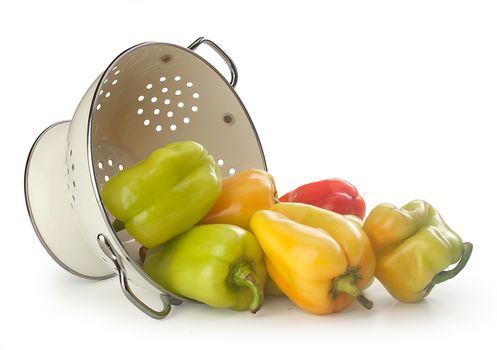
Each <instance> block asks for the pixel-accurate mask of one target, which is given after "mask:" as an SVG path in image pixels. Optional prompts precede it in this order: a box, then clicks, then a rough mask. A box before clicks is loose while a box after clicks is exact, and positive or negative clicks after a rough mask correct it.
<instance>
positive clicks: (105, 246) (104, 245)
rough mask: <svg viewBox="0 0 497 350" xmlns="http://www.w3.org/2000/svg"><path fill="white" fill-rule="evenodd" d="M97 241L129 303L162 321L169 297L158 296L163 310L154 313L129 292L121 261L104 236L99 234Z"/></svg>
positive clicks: (167, 308)
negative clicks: (117, 277) (111, 264)
mask: <svg viewBox="0 0 497 350" xmlns="http://www.w3.org/2000/svg"><path fill="white" fill-rule="evenodd" d="M97 240H98V245H99V246H100V248H101V249H102V251H103V252H104V254H105V255H106V256H107V257H108V258H109V259H110V260H111V261H112V262H113V263H114V265H115V267H116V270H117V274H118V276H119V283H120V285H121V289H122V291H123V293H124V295H125V296H126V298H128V300H129V301H131V302H132V303H133V305H135V306H136V307H137V308H138V309H140V310H141V311H143V312H144V313H146V314H147V315H148V316H150V317H153V318H155V319H162V318H164V317H166V316H167V315H168V314H169V311H171V303H170V302H169V296H168V295H166V294H164V293H161V294H160V299H161V301H162V305H163V308H162V310H160V311H156V310H154V309H152V308H151V307H149V306H148V305H146V304H145V303H144V302H143V301H141V300H140V299H139V298H138V297H137V296H136V295H135V294H134V293H133V291H132V290H131V288H130V286H129V283H128V277H127V275H126V269H125V267H124V265H123V263H122V261H121V257H120V256H119V255H118V254H116V252H115V250H114V248H113V247H112V246H111V244H110V243H109V241H108V240H107V238H105V236H104V235H102V234H99V235H98V236H97Z"/></svg>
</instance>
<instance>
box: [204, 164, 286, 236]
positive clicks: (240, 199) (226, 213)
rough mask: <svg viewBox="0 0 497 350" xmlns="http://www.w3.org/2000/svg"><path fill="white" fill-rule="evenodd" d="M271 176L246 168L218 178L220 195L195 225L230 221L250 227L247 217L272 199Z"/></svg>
mask: <svg viewBox="0 0 497 350" xmlns="http://www.w3.org/2000/svg"><path fill="white" fill-rule="evenodd" d="M277 196H278V195H277V192H276V186H275V184H274V179H273V177H272V176H271V174H269V173H268V172H266V171H263V170H259V169H247V170H244V171H241V172H240V173H238V174H236V175H233V176H231V177H227V178H224V179H223V181H222V190H221V195H220V197H219V198H218V199H217V201H216V203H215V204H214V207H213V208H212V209H211V211H210V212H209V213H208V214H207V215H206V216H205V217H204V218H203V219H202V220H201V221H200V223H199V224H231V225H236V226H239V227H243V228H244V229H246V230H250V218H251V217H252V215H253V214H254V213H255V212H256V211H258V210H262V209H269V208H270V207H271V206H272V205H273V204H275V202H276V198H277Z"/></svg>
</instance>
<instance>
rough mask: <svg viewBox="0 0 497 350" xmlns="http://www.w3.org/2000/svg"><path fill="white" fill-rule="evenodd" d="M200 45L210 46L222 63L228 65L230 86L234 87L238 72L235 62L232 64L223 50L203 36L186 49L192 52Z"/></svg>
mask: <svg viewBox="0 0 497 350" xmlns="http://www.w3.org/2000/svg"><path fill="white" fill-rule="evenodd" d="M200 44H206V45H208V46H210V47H211V48H212V49H213V50H214V51H216V52H217V53H218V54H219V56H221V58H222V59H223V61H224V62H226V64H227V65H228V68H229V69H230V72H231V81H230V85H231V86H233V87H235V86H236V83H237V82H238V71H237V69H236V66H235V62H233V60H232V59H231V58H230V56H228V54H227V53H226V52H225V51H224V50H223V49H221V48H220V47H219V45H218V44H216V43H215V42H214V41H212V40H210V39H207V38H205V37H203V36H201V37H200V38H198V39H197V40H195V41H194V42H193V43H191V44H190V46H188V48H189V49H190V50H192V51H194V50H195V49H196V48H197V47H199V46H200Z"/></svg>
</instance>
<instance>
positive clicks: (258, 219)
mask: <svg viewBox="0 0 497 350" xmlns="http://www.w3.org/2000/svg"><path fill="white" fill-rule="evenodd" d="M358 220H359V219H357V218H354V219H350V218H347V217H346V216H343V215H340V214H337V213H334V212H331V211H329V210H326V209H321V208H318V207H315V206H312V205H308V204H301V203H279V204H275V205H274V206H272V207H271V208H270V210H260V211H258V212H256V213H255V214H254V215H253V216H252V219H251V221H250V227H251V229H252V232H253V233H254V234H255V235H256V236H257V239H258V240H259V243H260V245H261V247H262V249H263V250H264V253H265V262H266V267H267V270H268V273H269V275H270V276H271V278H272V279H273V281H274V282H275V283H276V285H277V286H278V287H279V288H280V289H281V290H282V291H283V293H285V294H286V295H287V296H288V297H289V298H290V299H291V300H292V301H293V302H294V303H295V304H297V305H298V306H299V307H300V308H301V309H303V310H305V311H307V312H309V313H313V314H317V315H324V314H329V313H333V312H339V311H342V310H344V309H345V308H347V307H348V306H349V305H350V304H352V302H353V301H354V299H357V300H358V301H359V302H360V303H361V304H362V305H363V306H365V307H366V308H368V309H370V308H371V307H372V306H373V303H372V302H371V301H370V300H368V299H367V298H366V297H365V296H364V295H362V293H361V289H363V288H364V287H366V286H367V285H368V284H369V283H370V282H371V280H372V278H373V275H374V269H375V256H374V252H373V248H372V247H371V244H370V243H369V240H368V238H367V236H366V234H365V233H364V232H363V231H362V229H361V228H360V225H359V224H358Z"/></svg>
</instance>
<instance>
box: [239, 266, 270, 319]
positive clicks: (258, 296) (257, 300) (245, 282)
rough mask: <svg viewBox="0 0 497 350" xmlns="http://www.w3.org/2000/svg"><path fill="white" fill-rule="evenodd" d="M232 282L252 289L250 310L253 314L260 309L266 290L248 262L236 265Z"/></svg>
mask: <svg viewBox="0 0 497 350" xmlns="http://www.w3.org/2000/svg"><path fill="white" fill-rule="evenodd" d="M232 282H233V284H234V285H235V286H237V287H247V288H248V289H250V291H251V292H252V302H251V303H250V306H249V310H250V312H251V313H253V314H255V313H256V312H257V311H259V310H260V308H261V306H262V303H263V302H264V291H263V290H262V286H261V284H260V283H259V280H258V279H257V277H256V276H255V274H254V273H253V272H252V270H251V269H250V265H249V264H248V263H246V262H241V263H239V264H238V265H237V266H236V268H235V269H234V271H233V274H232Z"/></svg>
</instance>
